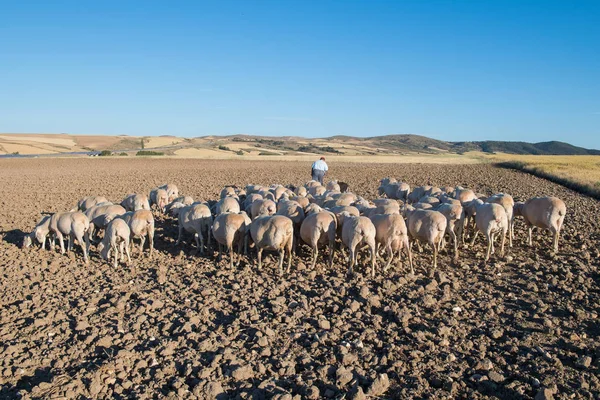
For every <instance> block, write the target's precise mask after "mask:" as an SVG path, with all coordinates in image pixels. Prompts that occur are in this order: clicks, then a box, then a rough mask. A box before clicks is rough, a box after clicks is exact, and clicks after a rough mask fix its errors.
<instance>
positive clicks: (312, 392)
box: [306, 386, 320, 400]
mask: <svg viewBox="0 0 600 400" xmlns="http://www.w3.org/2000/svg"><path fill="white" fill-rule="evenodd" d="M319 396H320V393H319V388H318V387H316V386H311V387H309V388H308V390H307V391H306V398H307V399H310V400H317V399H318V398H319Z"/></svg>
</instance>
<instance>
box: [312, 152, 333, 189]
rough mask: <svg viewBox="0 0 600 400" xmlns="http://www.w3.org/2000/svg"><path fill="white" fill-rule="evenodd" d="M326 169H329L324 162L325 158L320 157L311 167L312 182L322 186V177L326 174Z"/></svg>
mask: <svg viewBox="0 0 600 400" xmlns="http://www.w3.org/2000/svg"><path fill="white" fill-rule="evenodd" d="M328 169H329V167H327V163H326V162H325V157H321V158H320V159H319V160H317V161H315V162H314V163H313V165H312V171H311V175H312V179H313V181H318V182H320V183H321V185H322V184H323V177H324V176H325V174H326V173H327V170H328Z"/></svg>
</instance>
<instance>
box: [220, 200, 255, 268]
mask: <svg viewBox="0 0 600 400" xmlns="http://www.w3.org/2000/svg"><path fill="white" fill-rule="evenodd" d="M251 223H252V221H251V220H250V218H249V217H248V214H246V213H245V212H244V211H242V212H240V213H237V214H236V213H223V214H220V215H219V216H217V217H216V218H215V220H214V223H213V226H212V234H213V237H214V238H215V241H216V242H217V243H218V244H219V260H221V258H222V254H221V247H222V246H225V249H226V250H229V267H230V268H233V265H234V252H233V245H234V243H237V245H238V254H239V257H238V260H237V264H236V266H239V265H240V261H241V257H242V245H243V246H244V254H248V233H249V230H250V224H251Z"/></svg>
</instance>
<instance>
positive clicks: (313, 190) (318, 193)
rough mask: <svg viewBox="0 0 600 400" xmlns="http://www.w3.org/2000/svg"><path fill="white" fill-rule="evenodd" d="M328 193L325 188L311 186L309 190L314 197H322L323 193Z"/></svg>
mask: <svg viewBox="0 0 600 400" xmlns="http://www.w3.org/2000/svg"><path fill="white" fill-rule="evenodd" d="M326 191H327V189H325V186H321V185H319V186H311V187H310V188H308V193H309V194H311V195H313V196H322V195H323V193H325V192H326Z"/></svg>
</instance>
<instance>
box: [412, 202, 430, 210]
mask: <svg viewBox="0 0 600 400" xmlns="http://www.w3.org/2000/svg"><path fill="white" fill-rule="evenodd" d="M412 207H413V208H417V209H419V210H432V209H433V205H432V204H429V203H414V204H412Z"/></svg>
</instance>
